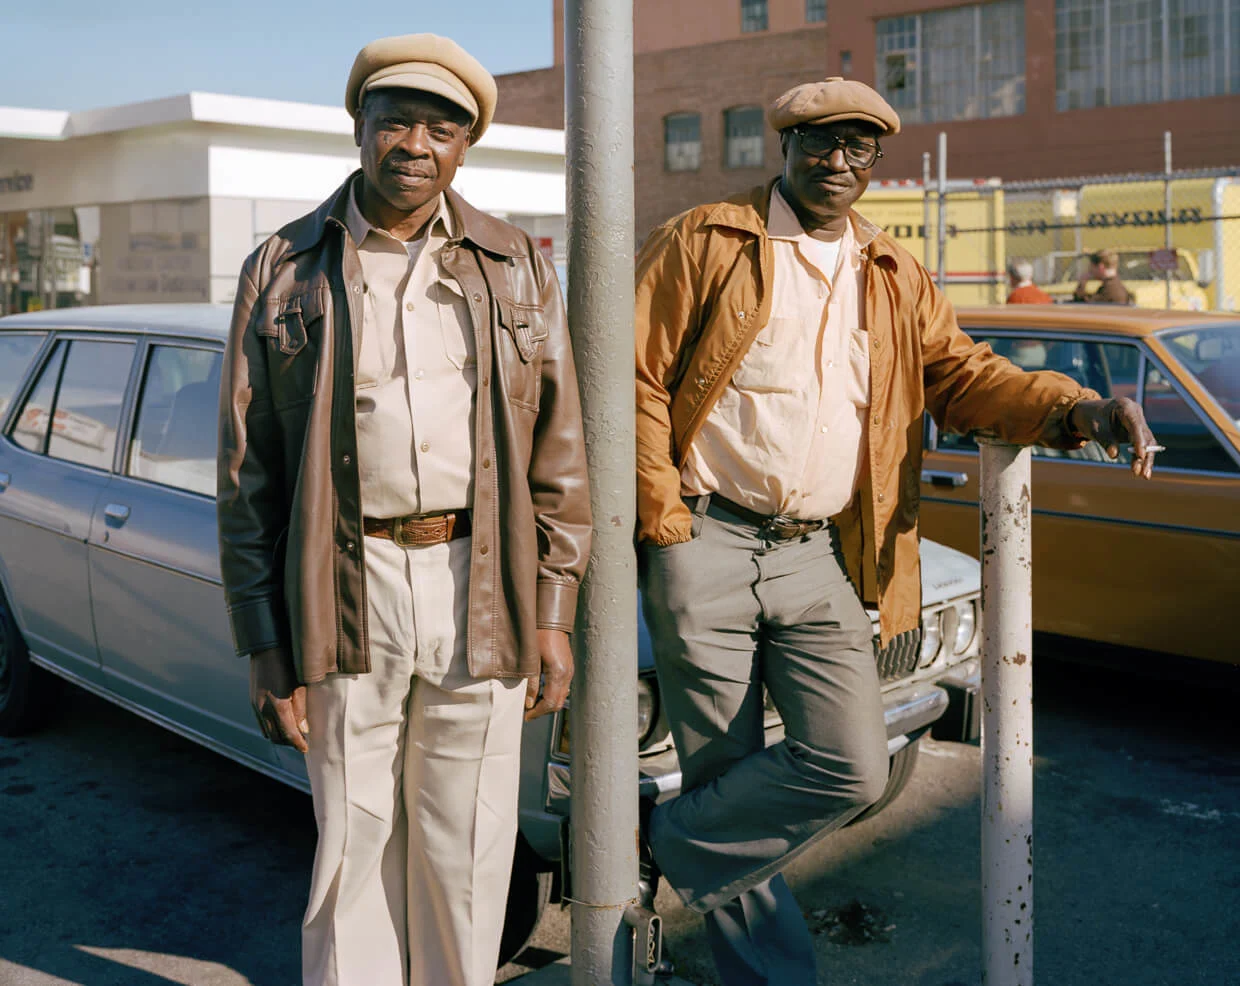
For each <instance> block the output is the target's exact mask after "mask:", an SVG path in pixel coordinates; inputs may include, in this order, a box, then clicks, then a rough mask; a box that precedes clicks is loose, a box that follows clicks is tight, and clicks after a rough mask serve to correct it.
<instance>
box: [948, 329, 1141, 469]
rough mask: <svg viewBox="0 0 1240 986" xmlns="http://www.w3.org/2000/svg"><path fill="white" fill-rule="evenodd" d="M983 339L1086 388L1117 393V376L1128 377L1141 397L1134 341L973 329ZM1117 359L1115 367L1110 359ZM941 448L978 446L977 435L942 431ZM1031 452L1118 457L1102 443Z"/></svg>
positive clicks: (1027, 365)
mask: <svg viewBox="0 0 1240 986" xmlns="http://www.w3.org/2000/svg"><path fill="white" fill-rule="evenodd" d="M970 335H972V336H973V338H974V339H975V340H977V341H978V342H986V343H989V344H990V348H991V349H993V350H994V351H995V352H996V353H997V354H998V355H1000V356H1003V357H1005V358H1007V359H1009V360H1011V361H1012V363H1013V364H1014V365H1015V366H1018V367H1020V368H1021V369H1022V370H1030V371H1033V370H1054V371H1055V372H1057V373H1062V374H1064V375H1065V376H1068V377H1071V378H1072V379H1073V380H1075V381H1076V382H1077V383H1079V384H1080V385H1081V386H1082V387H1089V388H1090V389H1091V390H1096V391H1098V393H1099V394H1101V395H1102V396H1103V397H1111V396H1112V386H1113V383H1114V382H1115V381H1116V380H1117V376H1116V374H1118V379H1119V380H1120V381H1125V382H1126V383H1123V384H1122V385H1124V386H1129V385H1130V387H1131V394H1132V396H1136V374H1137V367H1138V366H1139V365H1140V353H1139V352H1138V351H1137V349H1136V347H1135V346H1127V345H1122V344H1120V345H1111V344H1105V345H1103V344H1099V343H1096V342H1082V341H1080V340H1076V339H1045V338H1038V337H1034V336H1029V337H1023V338H1022V337H1020V336H1015V337H1014V336H987V335H983V334H981V333H976V334H975V333H970ZM1112 360H1114V363H1115V365H1114V368H1112V366H1111V361H1112ZM937 447H938V448H939V449H942V450H945V451H963V450H969V451H974V450H976V448H977V445H976V443H975V442H974V441H973V436H972V435H954V434H951V433H949V432H939V438H938V445H937ZM1031 451H1032V454H1033V455H1035V456H1039V457H1041V458H1048V459H1050V458H1068V459H1083V460H1087V461H1092V462H1104V461H1106V462H1110V461H1114V460H1111V459H1110V458H1108V456H1107V455H1106V453H1105V452H1104V451H1103V449H1102V447H1101V446H1100V445H1098V443H1097V442H1089V443H1087V444H1086V445H1085V446H1084V447H1083V448H1079V449H1070V450H1062V449H1048V448H1041V447H1038V446H1034V447H1033V449H1032V450H1031ZM1127 455H1128V453H1127V452H1126V451H1124V452H1121V458H1120V460H1119V461H1123V462H1126V461H1127Z"/></svg>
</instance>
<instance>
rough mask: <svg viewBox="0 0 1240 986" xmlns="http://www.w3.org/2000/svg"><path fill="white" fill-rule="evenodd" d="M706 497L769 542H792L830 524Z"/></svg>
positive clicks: (719, 497)
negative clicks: (770, 512)
mask: <svg viewBox="0 0 1240 986" xmlns="http://www.w3.org/2000/svg"><path fill="white" fill-rule="evenodd" d="M705 495H707V496H709V497H710V502H711V503H712V504H713V505H714V506H716V507H718V508H719V509H720V510H722V511H723V512H724V513H726V514H731V515H732V516H733V517H735V518H737V519H738V520H743V521H745V523H747V524H753V525H754V527H756V528H757V529H758V535H759V536H760V537H764V538H766V539H767V540H769V541H790V540H792V539H793V538H799V537H805V535H806V534H813V533H814V532H815V531H820V530H822V529H823V528H824V527H826V526H827V524H829V523H830V521H828V520H802V519H801V518H799V517H789V516H787V515H785V514H760V513H758V512H757V511H756V510H750V509H749V508H748V507H742V506H741V505H740V504H739V503H733V502H732V501H731V500H729V499H728V498H727V497H723V496H720V495H719V494H718V493H709V494H705ZM685 499H686V500H688V501H693V502H694V503H696V501H697V500H698V499H699V498H697V497H686V498H685Z"/></svg>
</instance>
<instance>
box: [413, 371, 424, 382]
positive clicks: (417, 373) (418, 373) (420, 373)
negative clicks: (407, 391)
mask: <svg viewBox="0 0 1240 986" xmlns="http://www.w3.org/2000/svg"><path fill="white" fill-rule="evenodd" d="M424 376H426V371H425V370H415V371H414V374H413V379H415V380H421V379H422V378H423V377H424Z"/></svg>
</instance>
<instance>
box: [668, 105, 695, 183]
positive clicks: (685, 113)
mask: <svg viewBox="0 0 1240 986" xmlns="http://www.w3.org/2000/svg"><path fill="white" fill-rule="evenodd" d="M689 117H694V118H696V119H697V133H698V136H697V149H698V150H697V163H696V164H695V165H694V166H693V167H692V168H671V167H668V164H669V162H668V149H669V148H670V147H671V146H672V142H671V141H669V140H668V139H667V128H668V121H669V120H672V119H674V118H682V119H687V118H689ZM678 143H689V142H688V141H680V142H678ZM701 170H702V114H701V113H700V112H698V111H697V110H677V111H675V112H672V113H664V114H663V172H664V174H677V175H679V174H693V173H694V172H696V171H701Z"/></svg>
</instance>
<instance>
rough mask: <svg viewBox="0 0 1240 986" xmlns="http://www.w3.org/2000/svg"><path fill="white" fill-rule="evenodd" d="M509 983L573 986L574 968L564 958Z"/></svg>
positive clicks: (681, 984) (680, 982) (674, 981)
mask: <svg viewBox="0 0 1240 986" xmlns="http://www.w3.org/2000/svg"><path fill="white" fill-rule="evenodd" d="M656 981H657V982H658V984H659V986H694V984H693V983H691V982H689V981H688V980H687V979H681V978H680V977H679V976H673V977H672V978H671V979H659V980H656ZM509 982H510V983H520V984H521V986H572V967H571V965H570V964H569V960H568V959H567V958H563V959H560V960H559V961H558V962H553V963H552V964H551V965H548V966H543V968H541V969H538V970H537V971H535V972H527V973H526V974H525V975H524V976H518V977H517V978H516V979H510V980H509Z"/></svg>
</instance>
